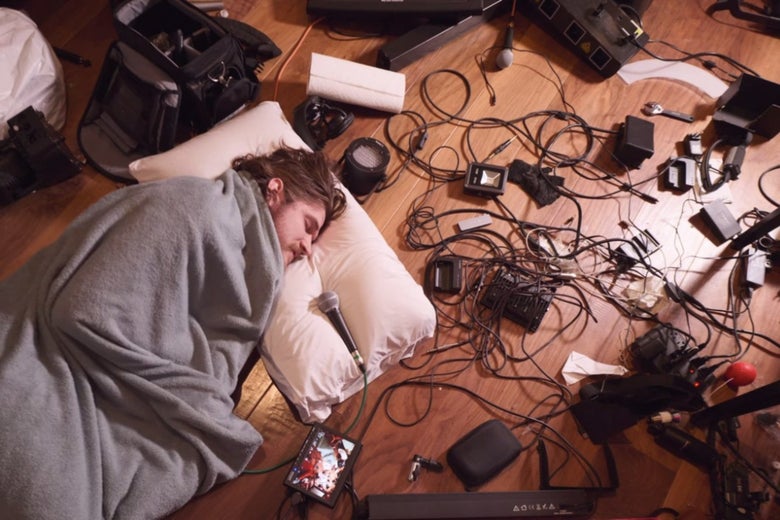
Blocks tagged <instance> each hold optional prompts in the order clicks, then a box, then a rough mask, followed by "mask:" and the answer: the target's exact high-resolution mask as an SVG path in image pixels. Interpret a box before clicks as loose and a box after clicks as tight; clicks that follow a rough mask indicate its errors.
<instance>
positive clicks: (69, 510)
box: [0, 171, 283, 520]
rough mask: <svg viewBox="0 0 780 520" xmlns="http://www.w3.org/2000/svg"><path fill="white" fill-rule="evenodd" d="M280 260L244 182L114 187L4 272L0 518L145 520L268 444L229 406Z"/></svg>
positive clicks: (263, 209) (256, 198)
mask: <svg viewBox="0 0 780 520" xmlns="http://www.w3.org/2000/svg"><path fill="white" fill-rule="evenodd" d="M282 272H283V260H282V255H281V252H280V249H279V244H278V240H277V238H276V234H275V232H274V231H273V223H272V220H271V217H270V213H269V212H268V208H267V206H266V205H265V202H264V201H263V199H262V196H261V195H259V191H258V189H257V187H256V185H254V183H251V182H249V181H246V180H245V179H244V178H243V177H242V176H240V175H239V174H236V173H235V172H232V171H228V172H227V173H225V174H224V175H223V176H221V177H220V178H219V179H218V180H217V181H207V180H202V179H193V178H181V179H174V180H167V181H162V182H158V183H151V184H146V185H140V186H133V187H127V188H123V189H121V190H119V191H117V192H115V193H112V194H110V195H108V196H106V197H105V198H103V199H102V200H100V201H99V202H98V203H97V204H95V205H94V206H92V207H91V208H90V209H88V210H87V211H86V212H85V214H83V215H82V216H81V217H79V218H78V219H77V220H76V221H74V223H73V224H72V225H71V226H70V227H69V228H68V229H67V230H66V231H65V233H64V234H63V236H62V237H61V238H60V239H59V240H58V241H57V242H55V243H54V244H53V245H51V246H49V247H48V248H46V249H44V250H42V251H41V252H40V253H39V254H37V255H36V256H35V257H33V259H32V260H31V261H30V262H29V263H27V264H26V265H25V266H23V267H22V268H21V269H20V270H19V271H18V272H16V273H15V274H13V275H12V276H11V277H10V278H7V279H6V280H4V281H2V282H0V512H2V513H0V514H2V516H3V517H4V518H14V519H23V518H34V519H36V520H39V519H49V518H51V519H55V518H56V519H58V520H63V519H69V520H78V519H85V520H87V519H88V520H92V519H97V518H155V517H160V516H163V515H165V514H167V513H170V512H172V511H174V510H175V509H177V508H179V507H181V506H182V505H183V504H184V503H185V502H186V501H188V500H189V499H190V498H192V497H193V496H194V495H196V494H200V493H203V492H205V491H207V490H209V489H210V488H212V487H213V486H214V485H215V484H217V483H219V482H222V481H225V480H228V479H230V478H233V477H235V476H236V475H237V474H239V473H240V471H241V470H242V469H243V468H244V467H245V466H246V464H247V462H248V461H249V459H250V457H251V456H252V454H253V453H254V452H255V450H256V449H257V447H258V446H259V445H260V443H261V442H262V437H261V436H260V434H259V433H258V432H257V431H256V430H255V429H254V428H253V427H252V426H251V425H250V424H249V423H247V422H246V421H244V420H242V419H240V418H238V417H237V416H235V415H234V414H233V413H232V410H233V402H232V401H231V398H230V394H231V392H232V391H233V389H234V387H235V385H236V382H237V377H238V374H239V371H240V369H241V368H242V366H243V365H244V363H245V361H246V359H247V357H248V356H249V354H250V353H251V350H252V349H253V348H255V347H256V345H257V342H258V340H259V338H260V335H261V333H262V330H263V329H264V327H265V324H266V321H267V320H268V316H269V314H270V312H271V308H272V305H273V300H274V299H275V296H276V294H277V292H278V289H279V284H280V281H281V277H282Z"/></svg>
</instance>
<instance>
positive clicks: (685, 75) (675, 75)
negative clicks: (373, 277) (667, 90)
mask: <svg viewBox="0 0 780 520" xmlns="http://www.w3.org/2000/svg"><path fill="white" fill-rule="evenodd" d="M618 76H620V77H621V78H622V79H623V81H625V82H626V83H627V84H629V85H630V84H632V83H633V82H635V81H639V80H642V79H649V78H661V79H674V80H678V81H684V82H686V83H689V84H691V85H693V86H694V87H696V88H698V89H700V90H701V91H702V92H704V93H705V94H707V95H708V96H710V97H712V98H717V97H720V96H721V95H722V94H723V93H724V92H726V89H727V88H728V85H726V83H724V82H723V81H721V80H720V78H718V77H717V76H716V75H715V74H713V73H712V72H710V71H708V70H704V69H702V68H700V67H696V66H694V65H691V64H690V63H682V62H672V63H670V62H666V61H661V60H656V59H650V60H640V61H634V62H631V63H628V64H626V65H623V67H621V68H620V70H619V71H618Z"/></svg>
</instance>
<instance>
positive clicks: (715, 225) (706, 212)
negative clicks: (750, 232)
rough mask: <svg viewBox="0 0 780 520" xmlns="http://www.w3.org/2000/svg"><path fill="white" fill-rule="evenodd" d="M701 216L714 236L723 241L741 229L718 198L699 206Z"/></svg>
mask: <svg viewBox="0 0 780 520" xmlns="http://www.w3.org/2000/svg"><path fill="white" fill-rule="evenodd" d="M700 212H701V216H702V218H703V219H704V221H705V222H706V223H707V225H708V226H709V227H710V229H712V231H713V233H715V236H716V237H717V238H718V240H719V241H720V242H719V243H721V244H722V243H723V242H725V241H726V240H728V239H730V238H732V237H733V236H734V235H736V234H737V233H739V232H740V231H742V227H741V226H740V225H739V222H737V219H735V218H734V215H732V214H731V212H730V211H729V209H728V208H727V207H726V205H725V204H724V203H723V202H721V201H720V200H715V201H713V202H710V203H709V204H707V205H706V206H704V207H703V208H701V211H700Z"/></svg>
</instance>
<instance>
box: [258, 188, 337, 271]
mask: <svg viewBox="0 0 780 520" xmlns="http://www.w3.org/2000/svg"><path fill="white" fill-rule="evenodd" d="M274 181H279V182H278V183H275V182H274ZM284 198H285V197H284V186H283V184H282V182H281V180H279V179H272V180H271V181H270V182H269V185H268V193H267V195H266V200H267V201H268V207H269V209H270V210H271V217H272V218H273V221H274V226H275V227H276V234H277V236H278V237H279V244H280V245H281V246H282V255H283V256H284V265H285V266H288V265H290V264H291V263H292V262H294V261H296V260H298V259H299V258H301V257H303V256H308V255H310V254H311V245H312V243H313V242H314V241H315V240H317V237H318V236H319V234H320V229H322V225H323V223H324V222H325V207H324V206H323V205H322V204H320V203H313V202H308V201H301V200H297V201H294V202H285V201H284Z"/></svg>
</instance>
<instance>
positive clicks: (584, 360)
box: [561, 351, 628, 385]
mask: <svg viewBox="0 0 780 520" xmlns="http://www.w3.org/2000/svg"><path fill="white" fill-rule="evenodd" d="M627 373H628V369H627V368H626V367H624V366H621V365H609V364H607V363H602V362H600V361H596V360H595V359H591V358H589V357H588V356H586V355H585V354H580V353H579V352H574V351H572V353H571V354H569V358H568V359H567V360H566V363H564V364H563V368H562V369H561V374H562V375H563V380H564V381H566V384H567V385H573V384H574V383H576V382H578V381H580V380H582V379H584V378H586V377H588V376H598V375H610V376H622V375H625V374H627Z"/></svg>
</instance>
